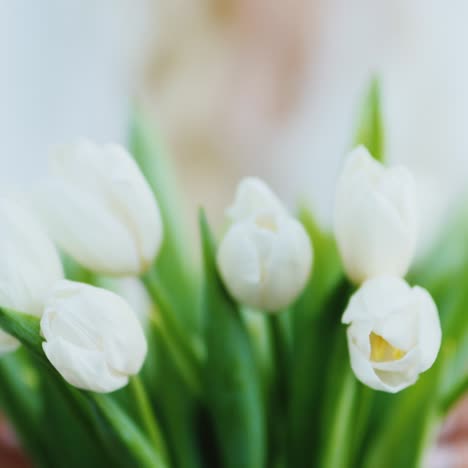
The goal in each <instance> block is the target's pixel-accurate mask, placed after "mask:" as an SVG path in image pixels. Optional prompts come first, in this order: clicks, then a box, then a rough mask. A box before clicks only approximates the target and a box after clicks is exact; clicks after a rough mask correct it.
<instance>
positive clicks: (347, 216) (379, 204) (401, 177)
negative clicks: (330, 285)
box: [335, 146, 418, 284]
mask: <svg viewBox="0 0 468 468" xmlns="http://www.w3.org/2000/svg"><path fill="white" fill-rule="evenodd" d="M416 206H417V202H416V195H415V183H414V180H413V177H412V176H411V174H410V172H409V171H408V170H407V169H406V168H404V167H401V166H398V167H392V168H385V167H384V166H382V164H380V163H379V162H377V161H376V160H374V159H373V158H372V157H371V156H370V154H369V152H368V151H367V149H366V148H364V147H363V146H360V147H358V148H357V149H355V150H354V151H353V152H352V153H351V154H350V155H349V156H348V158H347V162H346V165H345V167H344V170H343V173H342V175H341V177H340V179H339V181H338V187H337V195H336V205H335V235H336V240H337V243H338V248H339V251H340V254H341V258H342V260H343V263H344V268H345V270H346V272H347V274H348V276H349V277H350V278H351V280H352V281H354V282H355V283H357V284H359V283H362V282H363V281H365V280H366V279H368V278H371V277H373V276H377V275H384V274H389V275H396V276H404V275H405V274H406V272H407V270H408V267H409V265H410V262H411V260H412V257H413V254H414V250H415V242H416V236H417V230H418V229H417V227H418V222H417V208H416Z"/></svg>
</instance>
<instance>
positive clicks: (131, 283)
mask: <svg viewBox="0 0 468 468" xmlns="http://www.w3.org/2000/svg"><path fill="white" fill-rule="evenodd" d="M96 281H97V286H99V287H102V288H106V289H108V290H109V291H112V292H114V293H116V294H118V295H119V296H120V297H122V298H123V299H124V300H125V301H127V303H128V304H129V305H130V307H131V308H132V310H133V311H134V312H135V313H136V316H137V318H138V320H139V321H140V323H141V326H142V327H143V329H146V328H147V326H148V322H149V320H150V317H151V315H152V314H153V313H154V305H153V302H152V301H151V297H150V295H149V294H148V291H147V289H146V288H145V286H144V285H143V283H142V281H141V280H140V279H139V278H137V277H135V276H122V277H119V278H115V277H109V276H100V277H99V278H97V279H96Z"/></svg>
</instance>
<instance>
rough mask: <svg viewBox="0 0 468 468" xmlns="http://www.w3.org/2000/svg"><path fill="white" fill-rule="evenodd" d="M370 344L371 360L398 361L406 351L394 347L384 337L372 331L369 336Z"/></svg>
mask: <svg viewBox="0 0 468 468" xmlns="http://www.w3.org/2000/svg"><path fill="white" fill-rule="evenodd" d="M369 340H370V345H371V356H370V358H371V361H374V362H388V361H398V360H399V359H401V358H402V357H404V356H405V354H406V352H405V351H403V350H401V349H398V348H395V347H394V346H392V345H391V344H390V343H389V342H388V341H387V340H386V339H384V338H382V337H381V336H380V335H377V334H376V333H374V332H372V333H371V334H370V337H369Z"/></svg>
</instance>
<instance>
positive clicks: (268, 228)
mask: <svg viewBox="0 0 468 468" xmlns="http://www.w3.org/2000/svg"><path fill="white" fill-rule="evenodd" d="M228 214H230V216H231V217H232V218H233V219H237V220H238V221H236V222H234V223H233V224H232V226H231V227H230V229H229V230H228V232H227V233H226V235H225V237H224V239H223V240H222V242H221V244H220V247H219V250H218V255H217V263H218V269H219V272H220V274H221V277H222V279H223V281H224V284H225V286H226V288H227V289H228V290H229V292H230V294H231V295H232V296H233V297H234V298H235V299H236V300H238V301H239V302H241V303H243V304H245V305H248V306H251V307H255V308H258V309H263V310H266V311H271V312H273V311H278V310H280V309H283V308H285V307H287V306H288V305H290V304H291V303H292V302H293V301H294V300H295V299H296V298H297V296H298V295H299V294H300V292H301V291H302V289H303V288H304V286H305V284H306V281H307V278H308V276H309V273H310V269H311V265H312V247H311V243H310V240H309V237H308V236H307V234H306V232H305V230H304V228H303V227H302V225H301V224H300V223H299V222H298V221H296V220H295V219H294V218H292V217H291V216H289V215H288V214H287V212H286V210H285V209H284V208H283V206H282V205H281V203H280V202H279V201H278V200H277V199H276V197H275V196H274V195H273V194H272V193H271V192H270V190H269V189H268V187H266V185H264V184H263V183H262V182H260V181H256V180H255V181H254V180H253V179H250V180H248V181H247V182H243V183H241V185H240V188H239V190H238V192H237V197H236V201H235V203H234V206H233V207H232V208H231V209H230V210H229V211H228Z"/></svg>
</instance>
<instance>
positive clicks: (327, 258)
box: [288, 208, 350, 467]
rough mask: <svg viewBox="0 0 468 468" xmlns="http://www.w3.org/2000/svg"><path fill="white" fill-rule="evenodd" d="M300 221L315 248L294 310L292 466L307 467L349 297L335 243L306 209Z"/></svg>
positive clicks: (316, 448)
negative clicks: (334, 344)
mask: <svg viewBox="0 0 468 468" xmlns="http://www.w3.org/2000/svg"><path fill="white" fill-rule="evenodd" d="M300 219H301V221H302V223H303V225H304V227H305V229H306V231H307V232H308V234H309V236H310V238H311V241H312V244H313V247H314V255H315V258H314V267H313V271H312V275H311V277H310V280H309V283H308V284H307V286H306V289H305V290H304V293H303V294H302V296H301V297H300V298H299V300H298V302H297V304H295V306H294V307H293V309H292V312H293V314H292V324H293V337H294V340H293V350H292V360H291V363H292V366H291V371H290V379H289V380H290V389H289V395H290V402H289V422H288V425H289V437H288V439H289V440H288V447H289V450H288V452H289V461H290V463H291V465H292V466H295V467H307V466H310V465H311V464H313V463H312V461H311V458H312V457H313V456H314V455H315V457H317V454H318V452H319V431H320V425H319V422H318V421H319V417H320V416H319V413H320V411H321V410H322V408H323V406H322V397H323V389H322V385H321V384H318V382H322V380H323V378H324V376H325V375H327V369H328V363H329V360H330V359H331V353H330V352H327V351H326V350H328V349H329V347H330V343H331V342H332V341H331V340H332V339H333V338H334V337H335V336H336V333H337V330H339V329H340V328H341V323H340V319H341V314H342V312H343V310H344V307H345V304H346V300H347V297H348V294H349V291H350V286H349V284H348V282H347V281H346V280H345V279H344V277H343V272H342V270H341V264H340V260H339V257H338V253H337V250H336V245H335V241H334V239H333V237H332V236H331V235H330V234H328V233H326V232H324V231H322V230H321V229H320V228H319V227H318V225H317V224H316V223H315V221H314V219H313V216H312V215H311V214H310V213H309V211H308V210H307V209H305V208H302V209H301V212H300Z"/></svg>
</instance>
